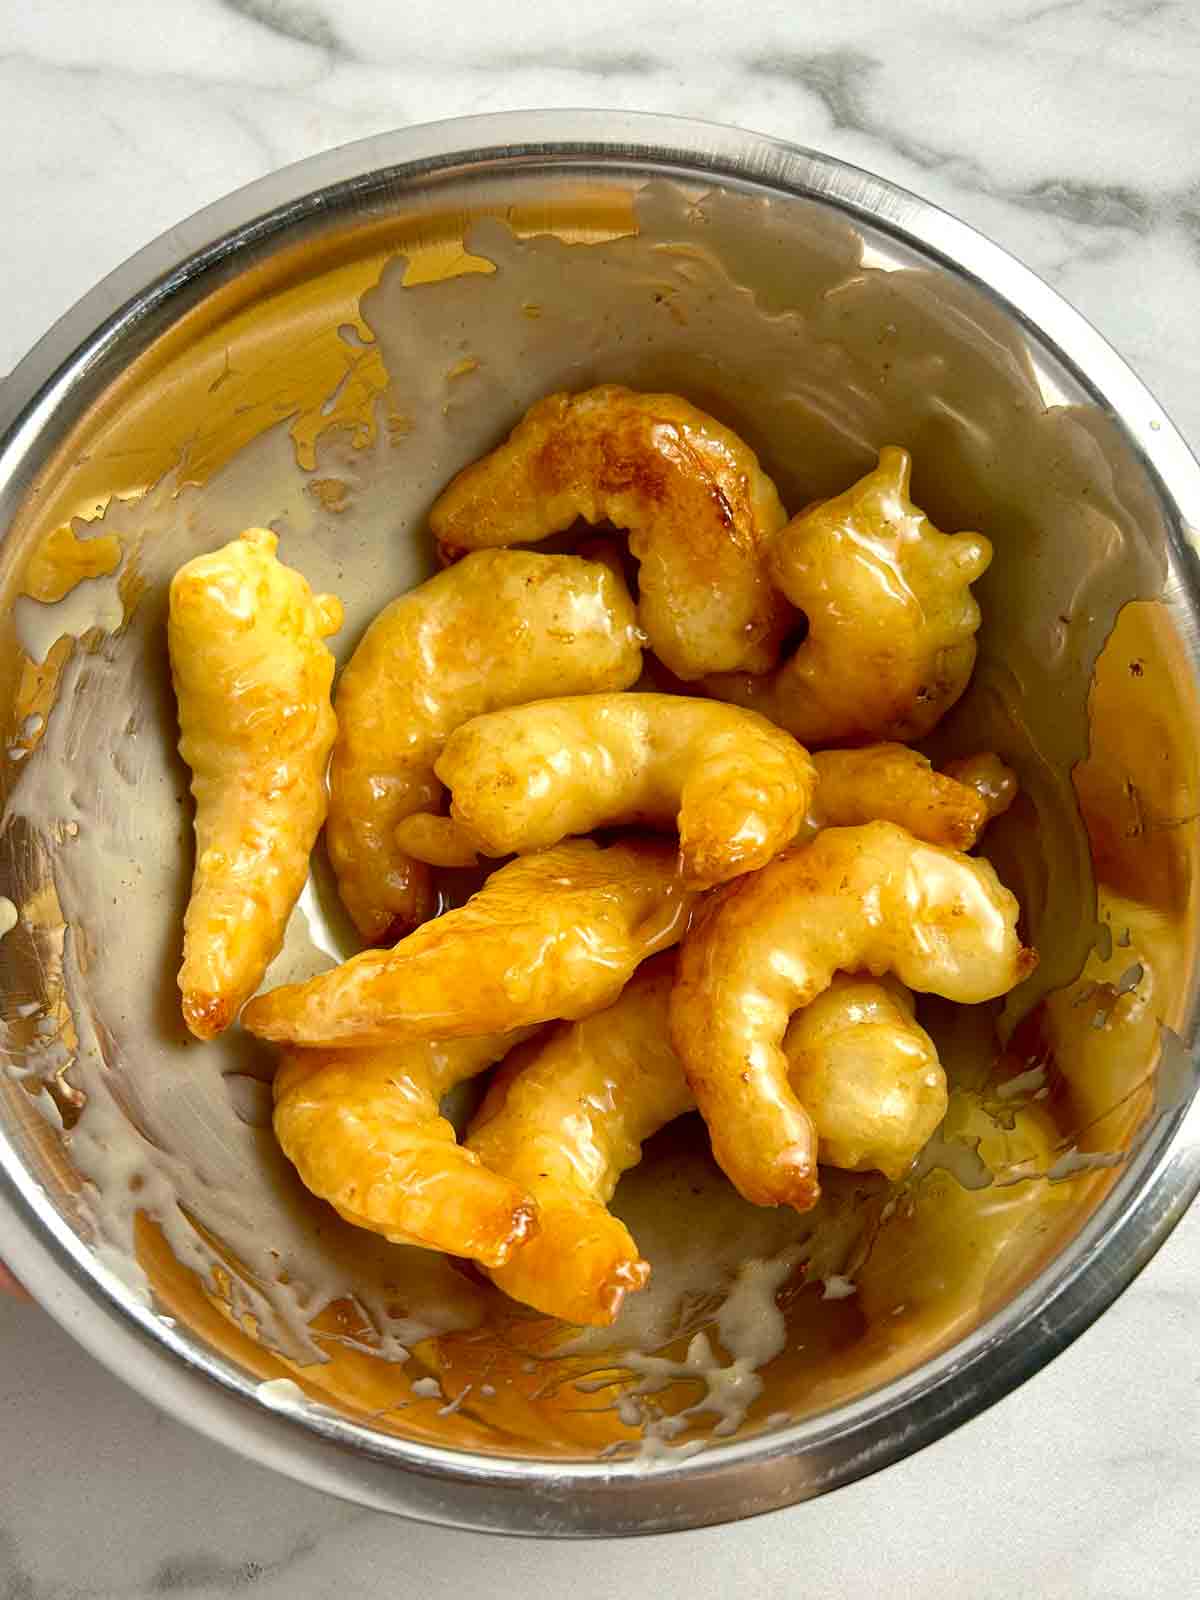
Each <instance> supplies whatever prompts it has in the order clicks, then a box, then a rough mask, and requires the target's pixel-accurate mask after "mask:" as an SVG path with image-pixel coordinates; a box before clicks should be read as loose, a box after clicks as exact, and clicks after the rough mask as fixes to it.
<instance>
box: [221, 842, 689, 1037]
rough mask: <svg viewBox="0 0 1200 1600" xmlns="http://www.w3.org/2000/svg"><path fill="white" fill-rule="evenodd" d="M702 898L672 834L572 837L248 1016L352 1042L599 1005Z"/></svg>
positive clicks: (460, 1029) (278, 1031)
mask: <svg viewBox="0 0 1200 1600" xmlns="http://www.w3.org/2000/svg"><path fill="white" fill-rule="evenodd" d="M696 898H697V892H696V891H695V890H692V889H689V888H687V887H686V886H685V885H684V884H683V883H682V881H681V880H680V878H679V876H678V872H677V870H676V853H675V848H674V846H673V845H670V844H667V843H665V842H660V841H658V840H654V841H650V840H631V841H629V842H627V843H622V844H615V845H612V846H610V847H609V848H607V849H601V848H600V847H599V846H598V845H596V844H593V843H592V841H591V840H589V839H576V840H572V841H571V842H570V843H567V844H561V845H558V846H557V847H556V848H555V849H553V850H543V851H541V852H540V853H539V854H537V855H531V856H520V857H518V858H517V860H516V861H511V862H509V864H508V866H506V867H501V868H500V870H499V871H498V872H494V873H493V874H492V876H491V877H490V878H489V879H488V881H487V882H486V883H485V884H484V886H483V888H482V889H481V890H480V891H479V893H478V894H476V895H475V896H474V897H473V898H472V899H471V900H469V901H468V902H467V904H466V905H465V906H460V907H458V908H457V909H456V910H454V911H447V912H446V913H445V915H444V916H440V917H437V918H435V919H434V920H433V921H432V922H426V923H423V924H422V925H421V927H419V928H418V929H417V930H416V931H415V932H414V933H410V934H409V936H408V938H407V939H402V940H401V941H400V943H399V944H398V945H396V946H395V947H394V948H393V949H391V950H366V951H364V952H363V953H362V954H361V955H357V956H354V957H353V958H352V959H351V960H349V961H346V962H343V963H342V965H341V966H340V967H335V968H334V969H333V970H332V971H330V972H325V973H322V974H320V976H318V977H316V978H310V979H309V980H308V982H307V983H293V984H287V985H285V986H284V987H283V988H280V989H274V990H272V991H271V992H270V993H269V994H265V995H260V996H259V997H258V998H257V999H256V1000H255V1001H254V1002H253V1003H252V1004H251V1005H249V1006H247V1007H246V1011H245V1013H244V1015H243V1017H242V1021H243V1023H244V1025H245V1026H246V1027H247V1028H249V1030H250V1032H251V1033H256V1034H258V1035H260V1037H262V1038H264V1039H273V1040H276V1041H277V1042H286V1043H290V1044H302V1045H333V1046H337V1047H349V1046H354V1045H366V1044H399V1043H403V1042H405V1041H408V1040H414V1039H453V1038H467V1037H470V1036H472V1035H476V1034H481V1033H503V1032H506V1031H508V1030H509V1029H512V1028H520V1027H525V1026H528V1025H530V1024H532V1023H537V1022H545V1021H548V1020H550V1019H551V1018H556V1017H566V1018H571V1019H573V1018H577V1017H583V1016H587V1014H588V1013H589V1012H591V1011H599V1010H600V1009H601V1008H602V1007H603V1006H606V1005H609V1004H611V1003H612V1001H613V1000H615V999H616V997H617V995H618V994H620V992H621V989H622V988H623V986H624V984H625V983H626V981H627V980H628V978H629V977H630V975H631V974H632V973H633V971H634V970H635V968H636V967H637V966H638V964H639V963H640V962H642V961H644V960H645V959H646V957H647V956H651V955H653V954H654V953H655V951H656V950H665V949H667V948H668V947H669V946H670V945H673V944H676V943H677V942H678V941H679V939H681V938H682V936H683V934H684V932H685V930H686V928H687V923H688V918H689V915H690V912H691V908H692V905H693V904H694V902H695V900H696Z"/></svg>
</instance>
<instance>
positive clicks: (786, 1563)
mask: <svg viewBox="0 0 1200 1600" xmlns="http://www.w3.org/2000/svg"><path fill="white" fill-rule="evenodd" d="M683 15H684V13H682V12H680V13H678V14H677V17H675V18H672V17H669V16H668V14H667V11H666V9H665V8H663V7H662V6H661V5H651V4H649V3H647V0H610V3H609V4H607V5H605V6H603V7H602V8H601V9H600V11H598V12H594V13H589V12H587V10H586V8H585V9H584V10H583V11H581V10H580V9H579V8H578V7H577V6H575V5H569V4H568V3H567V0H542V3H541V4H539V5H536V6H532V5H530V6H518V5H515V4H513V3H511V0H510V3H507V4H506V3H504V0H501V3H499V4H496V3H492V4H484V3H482V0H460V3H459V4H458V5H456V6H454V7H446V6H445V5H434V4H433V3H432V0H407V3H406V4H404V5H382V4H380V3H379V0H176V3H175V4H174V5H172V6H171V7H170V8H166V7H163V6H161V5H159V4H157V3H156V0H110V3H109V4H107V5H98V4H96V3H95V0H91V3H87V4H85V3H82V0H56V3H55V4H54V5H52V6H39V7H34V6H29V5H25V6H15V5H10V6H8V7H7V8H5V15H4V16H3V18H2V19H0V195H2V196H3V206H4V216H5V238H6V241H7V243H6V246H5V248H4V249H3V251H0V372H3V371H5V370H7V369H8V368H9V367H10V366H12V365H13V364H14V363H15V362H16V361H17V360H18V359H19V357H20V356H21V355H22V354H23V352H24V350H25V349H26V348H27V346H28V344H29V343H30V342H31V341H32V339H33V338H34V337H36V335H37V334H39V333H40V332H41V331H42V330H43V329H44V328H45V327H46V326H48V325H49V323H50V322H51V321H52V320H53V319H54V318H55V317H57V316H58V315H59V314H60V313H61V312H62V311H64V310H65V309H66V308H67V307H68V306H69V305H70V304H71V302H72V301H73V300H74V299H75V298H76V297H77V296H78V295H80V294H82V293H83V291H84V290H85V289H87V288H88V287H89V286H90V285H91V284H92V283H93V282H94V281H95V280H96V278H98V277H99V276H100V275H101V274H103V273H104V272H106V271H108V270H109V268H111V267H113V266H115V265H116V264H117V263H118V262H119V261H121V260H122V259H123V258H124V257H125V256H127V255H128V254H130V253H131V252H132V251H133V250H135V249H136V248H137V247H138V246H139V245H141V244H143V243H144V242H145V241H147V240H148V239H149V238H151V237H152V236H153V235H155V234H157V233H159V232H160V231H162V230H163V229H165V228H167V227H168V226H170V225H171V224H172V223H173V222H175V221H177V220H178V219H179V218H181V217H182V216H184V215H186V214H187V213H189V212H191V211H194V210H195V209H197V208H198V207H199V206H201V205H204V204H206V203H207V202H208V201H210V200H214V199H216V198H217V197H219V196H220V195H222V194H224V193H225V192H227V191H228V190H230V189H233V188H235V187H237V186H238V185H240V184H242V183H245V182H247V181H249V180H250V179H252V178H256V177H258V176H259V175H261V174H262V173H265V172H267V171H269V170H271V169H272V168H275V167H278V166H281V165H283V164H284V163H286V162H289V161H294V160H296V159H297V158H299V157H301V156H305V155H308V154H310V153H312V152H314V151H317V150H321V149H325V148H327V147H328V146H330V145H335V144H340V143H343V142H345V141H347V140H350V139H355V138H359V137H361V136H363V135H366V134H371V133H374V132H377V131H380V130H383V129H387V128H392V127H396V126H399V125H403V124H405V123H410V122H415V121H424V120H429V119H432V118H437V117H445V116H451V115H457V114H463V113H468V112H478V111H495V110H504V109H510V108H516V107H528V106H573V105H592V106H595V105H609V106H620V107H628V108H638V109H644V110H655V111H672V112H679V113H684V114H691V115H698V116H708V117H715V118H719V119H722V120H725V121H729V122H736V123H740V124H743V125H745V126H747V127H751V128H756V129H760V130H762V131H765V132H768V133H773V134H778V135H781V136H783V137H785V138H788V139H793V140H797V141H799V142H801V143H804V144H811V145H815V146H818V147H820V148H823V149H825V150H828V151H830V152H831V153H833V154H835V155H838V156H842V157H844V158H846V159H848V160H850V161H853V162H857V163H859V164H861V165H862V166H865V167H868V168H872V169H873V170H875V171H877V172H879V173H881V174H883V175H884V176H886V177H889V178H892V179H894V180H896V181H898V182H899V183H902V184H905V185H907V186H908V187H910V188H913V189H915V190H917V191H918V192H920V193H922V194H924V195H927V196H928V197H929V198H931V199H933V200H935V201H937V202H939V203H940V204H942V205H944V206H946V207H948V208H949V209H950V210H952V211H954V212H956V213H958V214H959V215H960V216H962V217H964V218H965V219H966V220H967V221H969V222H972V223H974V224H975V225H976V226H977V227H979V228H981V229H983V230H984V231H985V232H986V233H988V234H990V235H991V236H992V237H993V238H995V239H997V240H998V241H999V242H1000V243H1001V244H1003V245H1005V246H1007V247H1008V248H1009V249H1010V250H1012V251H1014V252H1015V253H1016V254H1017V255H1019V256H1021V257H1022V258H1023V259H1024V260H1025V261H1027V262H1028V263H1029V264H1030V265H1031V266H1033V267H1034V268H1035V269H1036V270H1037V271H1039V272H1041V273H1042V274H1043V275H1044V276H1045V277H1046V278H1047V279H1048V280H1049V281H1050V282H1051V283H1052V284H1053V285H1054V286H1055V287H1056V288H1058V289H1059V290H1061V291H1062V293H1064V294H1065V295H1066V296H1067V297H1068V298H1069V299H1070V300H1072V301H1073V302H1074V303H1075V305H1077V306H1078V307H1079V308H1080V309H1081V310H1082V311H1083V312H1084V313H1085V314H1086V315H1088V316H1089V317H1091V318H1092V320H1093V321H1094V322H1095V323H1096V324H1097V326H1098V327H1099V328H1100V329H1101V330H1102V332H1104V333H1105V334H1106V335H1107V336H1108V338H1109V339H1110V340H1111V341H1112V342H1113V343H1114V344H1115V345H1116V347H1117V348H1118V349H1119V350H1120V351H1121V352H1122V353H1123V354H1124V355H1125V356H1126V357H1127V358H1128V359H1129V360H1130V362H1131V363H1132V364H1133V366H1134V367H1135V368H1136V369H1137V370H1138V372H1139V373H1140V374H1141V376H1142V377H1143V378H1144V379H1145V380H1146V382H1147V383H1148V384H1149V385H1150V387H1151V389H1152V390H1154V391H1155V393H1156V394H1157V396H1158V398H1159V400H1160V401H1161V402H1162V403H1163V404H1164V405H1165V407H1166V409H1167V411H1168V412H1169V413H1170V414H1171V415H1172V416H1173V417H1174V418H1175V420H1176V422H1177V423H1178V424H1179V425H1180V426H1181V428H1182V429H1183V431H1184V433H1185V434H1186V435H1187V436H1188V437H1189V438H1190V440H1191V441H1192V443H1193V445H1200V319H1198V318H1197V315H1196V307H1197V305H1198V304H1200V158H1198V157H1197V155H1196V151H1197V150H1200V97H1198V96H1197V95H1196V92H1195V84H1196V82H1197V79H1198V77H1200V11H1197V9H1196V8H1195V7H1193V6H1192V5H1190V4H1189V0H956V3H955V4H947V3H946V0H940V3H938V0H808V3H807V4H803V5H801V4H796V3H795V0H760V3H759V4H758V5H757V6H754V7H745V6H735V5H734V4H732V3H731V0H694V3H693V4H692V5H691V6H690V7H688V8H687V11H686V23H685V24H684V25H681V21H680V19H681V18H682V17H683ZM1198 1282H1200V1210H1195V1211H1193V1213H1192V1214H1191V1215H1190V1216H1189V1217H1188V1218H1187V1219H1185V1221H1184V1223H1183V1224H1182V1226H1181V1227H1180V1228H1179V1230H1178V1231H1177V1233H1176V1234H1175V1236H1174V1237H1173V1238H1172V1239H1171V1240H1170V1241H1169V1243H1168V1244H1167V1245H1166V1247H1165V1248H1164V1250H1163V1251H1162V1252H1161V1254H1160V1255H1159V1256H1158V1257H1157V1258H1156V1260H1155V1261H1154V1262H1153V1263H1152V1264H1151V1265H1150V1267H1149V1268H1148V1269H1147V1270H1146V1272H1145V1273H1144V1274H1143V1275H1142V1277H1141V1278H1140V1279H1139V1280H1138V1282H1137V1283H1136V1284H1135V1285H1134V1287H1133V1288H1132V1289H1131V1290H1130V1291H1129V1292H1128V1293H1127V1294H1126V1295H1125V1296H1124V1297H1123V1298H1122V1299H1121V1300H1120V1301H1119V1302H1118V1303H1117V1305H1116V1306H1115V1307H1114V1308H1113V1309H1112V1310H1111V1311H1109V1312H1108V1313H1107V1314H1106V1315H1105V1317H1104V1318H1103V1319H1102V1320H1101V1322H1100V1323H1099V1324H1098V1325H1097V1326H1096V1327H1094V1328H1093V1329H1092V1330H1091V1331H1090V1332H1089V1333H1087V1334H1086V1335H1084V1337H1083V1338H1082V1339H1081V1340H1079V1342H1078V1343H1077V1344H1076V1345H1074V1346H1073V1347H1072V1348H1071V1349H1070V1350H1069V1351H1067V1353H1066V1354H1064V1355H1063V1356H1062V1357H1060V1358H1059V1360H1058V1361H1056V1362H1055V1363H1054V1364H1053V1365H1052V1366H1051V1367H1050V1368H1049V1369H1047V1370H1046V1371H1045V1372H1043V1373H1041V1374H1040V1375H1039V1376H1038V1377H1036V1378H1035V1379H1033V1380H1032V1381H1031V1382H1030V1383H1028V1384H1026V1385H1025V1386H1024V1387H1023V1388H1022V1389H1021V1390H1020V1391H1019V1392H1018V1393H1016V1394H1015V1395H1013V1396H1011V1397H1010V1398H1008V1399H1007V1400H1005V1401H1004V1402H1002V1403H1001V1404H1000V1405H998V1406H996V1407H994V1408H993V1409H992V1410H991V1411H989V1412H988V1413H987V1414H985V1415H984V1416H983V1417H981V1418H979V1419H977V1420H976V1421H975V1422H973V1423H971V1424H969V1425H968V1426H967V1427H965V1428H963V1429H961V1430H960V1431H959V1432H958V1433H956V1434H954V1435H953V1436H951V1437H950V1438H948V1439H945V1440H943V1441H942V1442H941V1443H939V1444H937V1445H935V1446H933V1447H932V1448H930V1449H928V1450H926V1451H924V1452H923V1453H922V1454H921V1455H919V1456H917V1457H915V1458H913V1459H911V1460H909V1461H907V1462H904V1463H902V1464H900V1465H899V1466H896V1467H893V1468H891V1469H889V1470H888V1471H887V1472H885V1473H883V1474H880V1475H877V1476H876V1477H874V1478H872V1479H870V1480H868V1481H866V1482H863V1483H859V1484H856V1485H853V1486H851V1487H849V1488H847V1489H843V1490H841V1491H839V1492H838V1493H837V1494H835V1495H834V1496H832V1497H830V1498H827V1499H825V1500H822V1501H818V1502H816V1503H813V1504H810V1505H806V1506H800V1507H796V1508H795V1509H793V1510H791V1511H786V1512H781V1513H778V1514H776V1515H774V1516H771V1517H768V1518H765V1519H760V1520H758V1521H756V1522H754V1523H749V1524H745V1525H743V1526H741V1527H737V1528H731V1529H714V1530H708V1531H705V1532H699V1533H694V1534H679V1535H673V1536H669V1537H666V1538H654V1539H650V1540H645V1541H635V1542H629V1543H624V1544H616V1543H608V1544H606V1545H605V1546H604V1548H603V1549H601V1550H592V1551H587V1552H585V1551H584V1550H582V1549H581V1548H579V1547H578V1546H569V1545H549V1544H541V1543H536V1544H535V1543H528V1542H526V1543H517V1542H512V1541H509V1542H505V1543H504V1544H499V1543H497V1542H496V1541H489V1540H485V1539H484V1538H483V1537H480V1536H476V1535H467V1534H456V1533H450V1532H446V1531H443V1530H438V1529H432V1528H424V1527H418V1526H414V1525H410V1524H406V1523H401V1522H398V1521H395V1520H392V1519H388V1518H385V1517H382V1516H379V1515H377V1514H375V1513H370V1512H364V1511H360V1510H357V1509H356V1508H354V1507H350V1506H346V1505H343V1504H340V1503H338V1502H336V1501H334V1500H330V1499H326V1498H324V1497H323V1496H321V1495H319V1494H316V1493H314V1492H312V1491H309V1490H306V1489H303V1488H300V1487H298V1486H296V1485H294V1484H291V1483H289V1482H287V1481H285V1480H283V1479H280V1478H277V1477H274V1476H272V1475H270V1474H269V1473H267V1472H265V1471H263V1470H261V1469H259V1468H257V1467H254V1466H251V1465H249V1464H247V1463H245V1462H242V1461H240V1460H238V1459H236V1458H235V1457H233V1456H232V1455H229V1454H227V1453H225V1452H224V1451H223V1450H222V1449H220V1448H219V1447H218V1446H216V1445H213V1444H210V1443H208V1442H207V1441H206V1440H203V1439H201V1438H199V1437H197V1436H194V1435H193V1434H191V1433H190V1432H188V1431H187V1430H185V1429H184V1428H182V1427H180V1426H178V1425H176V1424H175V1423H173V1422H171V1421H169V1420H168V1419H167V1418H165V1417H163V1416H161V1415H159V1414H158V1413H157V1412H156V1411H154V1410H153V1409H152V1408H151V1407H150V1406H149V1405H147V1404H146V1403H145V1402H144V1401H142V1400H141V1399H139V1398H138V1397H136V1396H135V1395H134V1394H132V1393H131V1392H129V1391H127V1390H125V1389H124V1388H123V1387H121V1386H120V1385H119V1384H118V1383H117V1382H116V1381H115V1380H114V1379H113V1378H111V1377H109V1376H108V1374H107V1373H106V1372H104V1371H102V1370H101V1368H100V1367H98V1366H96V1365H95V1364H94V1363H93V1362H92V1361H91V1360H90V1358H88V1357H87V1356H85V1355H84V1354H83V1353H82V1351H80V1350H79V1349H78V1348H77V1347H76V1346H75V1345H74V1344H73V1343H72V1342H71V1340H70V1339H69V1338H68V1336H67V1335H66V1334H65V1333H63V1332H62V1331H61V1330H60V1329H59V1328H58V1327H57V1326H56V1325H54V1324H52V1323H50V1321H49V1320H48V1319H47V1318H46V1317H45V1316H44V1315H43V1314H42V1313H41V1312H39V1311H38V1310H37V1309H36V1308H34V1307H32V1306H27V1305H21V1304H18V1303H16V1302H12V1301H7V1300H0V1370H3V1372H4V1374H5V1378H4V1380H3V1382H2V1383H0V1440H2V1441H3V1448H2V1449H0V1595H3V1596H6V1597H11V1600H52V1597H53V1600H57V1597H60V1596H61V1597H66V1596H71V1597H80V1600H82V1597H92V1596H95V1597H100V1596H129V1597H135V1596H136V1597H142V1596H148V1595H151V1594H158V1593H171V1592H175V1593H181V1594H188V1595H194V1596H198V1597H202V1596H218V1595H228V1594H231V1593H234V1592H235V1591H236V1592H241V1591H242V1590H251V1589H252V1590H253V1592H254V1593H255V1594H256V1595H257V1594H261V1595H262V1596H264V1597H267V1596H274V1595H284V1594H288V1595H294V1594H296V1593H299V1594H302V1595H320V1594H326V1593H333V1592H335V1591H338V1592H340V1591H345V1592H352V1593H354V1594H355V1595H357V1596H361V1597H362V1600H371V1597H373V1596H376V1595H380V1596H382V1595H385V1594H386V1595H391V1594H393V1593H395V1592H397V1591H403V1592H406V1593H409V1594H415V1595H420V1596H422V1597H425V1596H428V1597H430V1600H432V1597H435V1596H440V1595H451V1594H458V1593H459V1592H460V1591H461V1590H462V1589H463V1588H464V1587H466V1586H469V1585H470V1584H471V1583H472V1582H473V1583H474V1584H475V1585H476V1586H479V1583H480V1579H479V1576H478V1575H479V1572H480V1571H481V1569H482V1568H483V1564H484V1563H486V1564H487V1570H488V1571H489V1577H488V1579H487V1580H486V1583H485V1585H484V1586H483V1587H484V1589H485V1591H486V1593H487V1594H488V1595H489V1596H496V1597H499V1600H504V1597H507V1596H513V1597H515V1596H518V1595H521V1596H525V1595H542V1594H547V1595H548V1594H551V1593H556V1592H559V1591H560V1590H562V1589H564V1588H565V1587H567V1586H568V1585H569V1586H570V1590H571V1593H572V1595H573V1597H576V1600H593V1597H595V1600H599V1597H601V1596H604V1597H608V1596H610V1595H611V1594H613V1593H619V1592H623V1591H624V1592H632V1591H633V1590H634V1589H635V1587H636V1589H637V1590H640V1591H644V1592H652V1593H655V1594H658V1595H661V1596H662V1597H663V1600H678V1597H683V1596H687V1597H688V1600H706V1597H709V1596H717V1595H726V1594H730V1593H733V1592H735V1590H736V1592H737V1593H739V1594H753V1595H760V1594H761V1595H767V1594H769V1593H774V1592H776V1591H777V1590H779V1589H780V1588H781V1587H782V1588H783V1590H784V1592H788V1591H789V1589H790V1590H791V1592H796V1591H797V1590H799V1589H800V1587H801V1586H803V1592H805V1593H813V1594H816V1593H822V1592H827V1593H835V1594H842V1595H849V1596H857V1595H867V1594H882V1595H888V1594H898V1593H907V1592H910V1591H918V1592H923V1593H925V1594H930V1595H941V1594H948V1593H950V1592H951V1590H952V1588H953V1589H954V1590H955V1591H962V1592H964V1593H966V1594H967V1595H969V1596H971V1597H972V1600H991V1597H993V1596H994V1597H996V1600H999V1597H1001V1596H1005V1597H1007V1596H1008V1595H1009V1594H1010V1593H1012V1592H1013V1590H1014V1588H1017V1589H1024V1590H1027V1591H1032V1592H1033V1593H1035V1594H1037V1595H1038V1596H1039V1597H1040V1600H1057V1597H1071V1600H1075V1597H1089V1596H1095V1597H1097V1600H1099V1597H1101V1596H1103V1597H1105V1600H1113V1597H1124V1596H1128V1597H1131V1600H1132V1597H1135V1596H1136V1597H1140V1596H1141V1595H1142V1593H1143V1592H1144V1590H1145V1589H1146V1587H1147V1583H1148V1582H1152V1583H1153V1587H1154V1589H1155V1591H1156V1592H1157V1593H1159V1594H1163V1595H1172V1594H1184V1593H1194V1592H1196V1591H1197V1589H1198V1588H1200V1555H1197V1547H1196V1543H1195V1531H1194V1524H1195V1507H1196V1505H1197V1503H1200V1403H1198V1400H1200V1396H1198V1394H1197V1386H1198V1383H1200V1354H1198V1351H1200V1345H1198V1343H1197V1340H1196V1336H1195V1327H1196V1315H1197V1311H1198V1310H1200V1289H1197V1283H1198Z"/></svg>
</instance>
